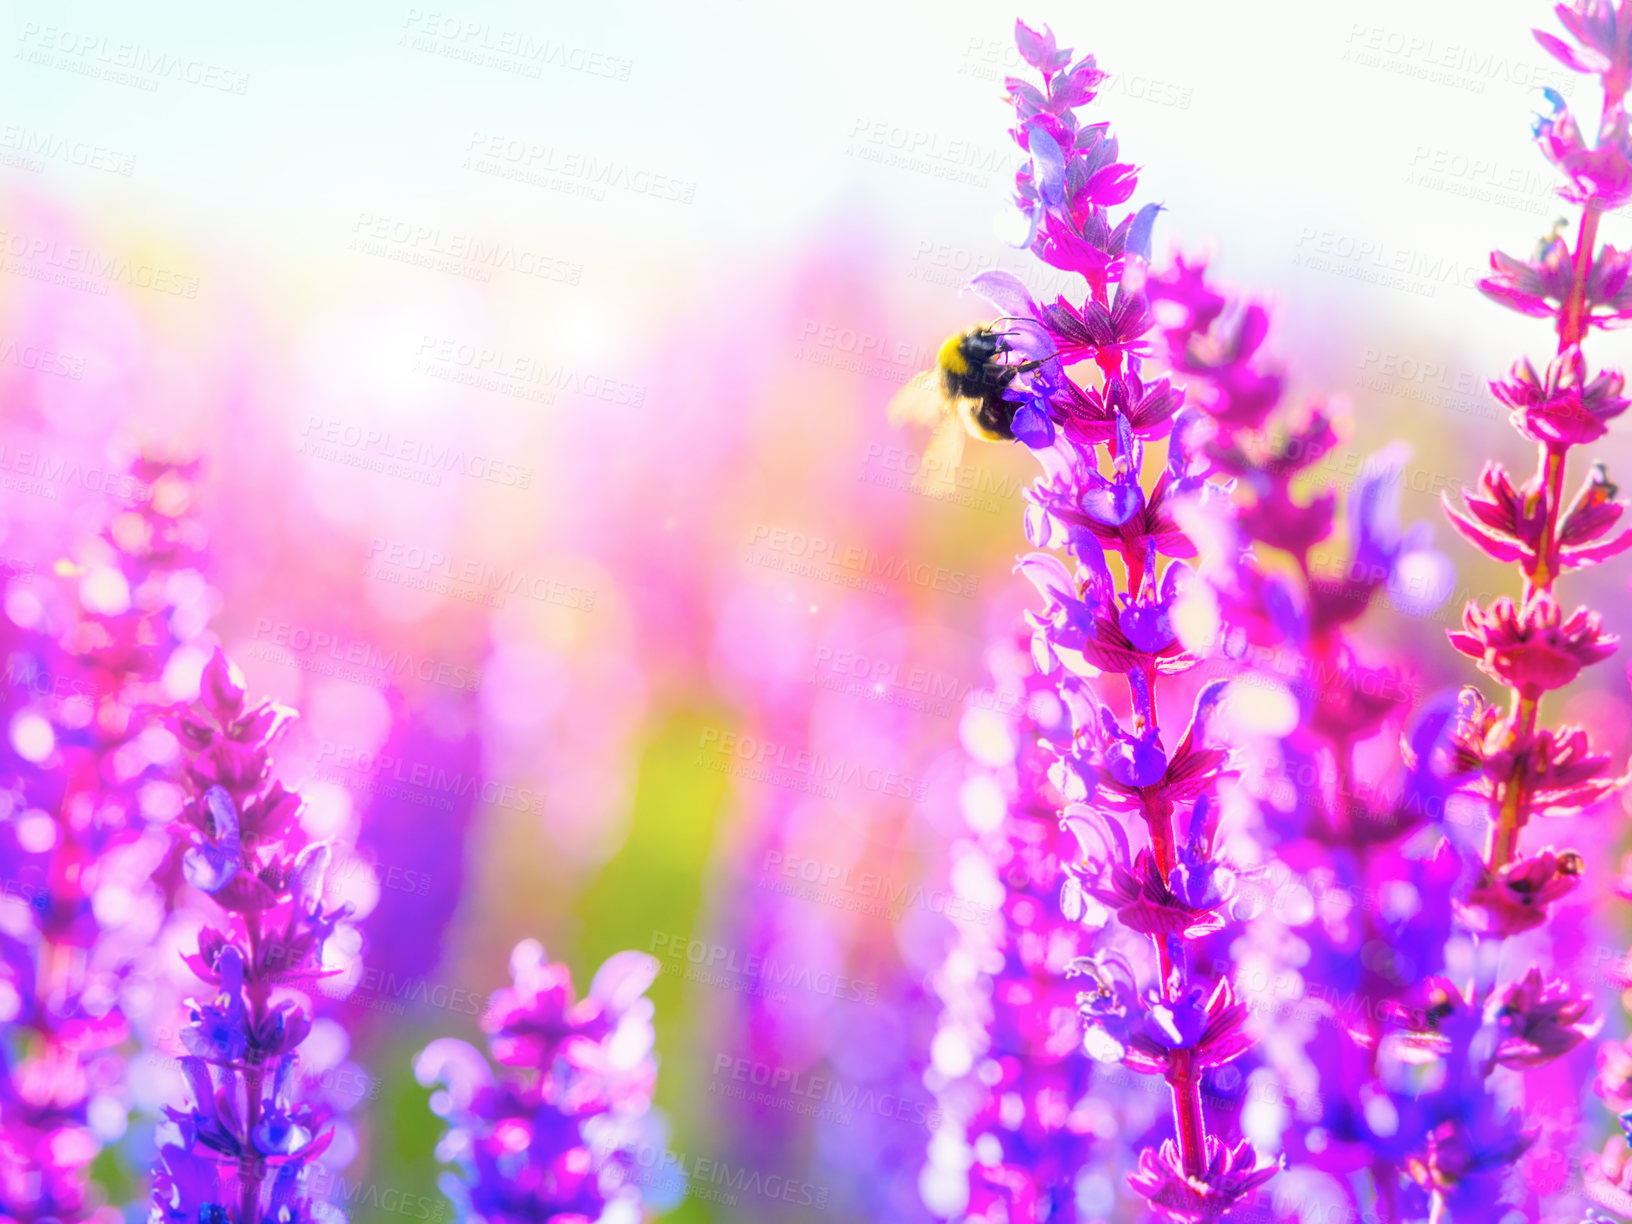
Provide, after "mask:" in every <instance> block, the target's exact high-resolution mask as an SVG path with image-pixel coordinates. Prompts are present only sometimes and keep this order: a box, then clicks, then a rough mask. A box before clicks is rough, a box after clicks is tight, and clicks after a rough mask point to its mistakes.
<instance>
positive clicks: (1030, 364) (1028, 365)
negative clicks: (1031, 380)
mask: <svg viewBox="0 0 1632 1224" xmlns="http://www.w3.org/2000/svg"><path fill="white" fill-rule="evenodd" d="M1058 357H1059V354H1058V353H1050V354H1049V355H1048V356H1047V357H1038V358H1035V359H1034V360H1032V361H1022V362H1021V363H1020V364H1019V365H1017V366H1015V367H1014V369H1015V370H1016V371H1018V372H1019V373H1021V374H1029V373H1030V372H1031V371H1033V370H1035V369H1037V367H1038V366H1045V365H1047V364H1048V363H1049V362H1051V361H1053V360H1055V359H1056V358H1058Z"/></svg>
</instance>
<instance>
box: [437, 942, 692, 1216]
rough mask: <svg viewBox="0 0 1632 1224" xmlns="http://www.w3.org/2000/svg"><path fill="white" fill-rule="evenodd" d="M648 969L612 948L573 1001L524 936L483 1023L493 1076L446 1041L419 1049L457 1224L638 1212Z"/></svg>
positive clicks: (652, 1154)
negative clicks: (617, 1206)
mask: <svg viewBox="0 0 1632 1224" xmlns="http://www.w3.org/2000/svg"><path fill="white" fill-rule="evenodd" d="M657 969H658V966H657V961H656V960H655V959H654V958H652V957H650V956H647V955H646V954H645V953H644V952H620V953H618V954H617V955H616V956H614V957H612V958H611V959H610V960H608V961H607V962H606V964H604V965H603V966H601V969H600V971H599V972H598V973H596V975H595V980H594V981H593V982H592V983H591V985H590V988H589V994H588V995H586V996H585V997H584V998H583V999H579V998H577V996H576V993H575V992H574V990H573V986H572V975H571V974H570V973H569V972H568V970H567V968H566V966H565V965H559V964H551V963H550V962H549V961H547V960H546V959H545V957H544V949H543V947H542V946H541V945H540V944H538V943H537V942H536V941H534V940H523V941H522V942H521V943H519V944H517V945H516V948H515V951H514V952H512V953H511V955H510V973H511V984H510V985H509V986H508V987H506V988H505V989H503V990H499V991H497V992H495V993H494V995H493V998H492V1002H491V1003H490V1005H489V1007H488V1010H487V1012H486V1014H485V1015H484V1016H483V1018H482V1026H483V1028H485V1029H486V1030H487V1033H488V1050H489V1052H490V1054H491V1055H492V1059H493V1062H494V1063H497V1064H498V1065H499V1067H500V1070H499V1072H498V1073H497V1074H495V1073H494V1071H493V1069H492V1067H491V1066H490V1064H489V1063H488V1061H487V1059H485V1058H483V1057H482V1055H481V1054H480V1053H479V1052H478V1051H477V1050H475V1049H474V1048H473V1047H472V1046H470V1045H469V1044H467V1043H466V1042H463V1041H459V1040H457V1039H456V1038H451V1037H444V1038H439V1039H438V1040H436V1041H433V1042H431V1044H430V1045H428V1046H426V1047H425V1049H424V1050H423V1051H421V1053H420V1055H419V1057H418V1059H417V1060H416V1061H415V1063H414V1074H415V1075H416V1076H418V1078H419V1082H420V1083H422V1084H426V1085H432V1084H434V1085H437V1090H436V1091H435V1092H434V1093H433V1094H432V1097H431V1108H432V1109H434V1110H435V1111H436V1113H437V1114H438V1115H439V1116H440V1117H442V1118H444V1119H446V1121H447V1123H448V1130H447V1133H446V1134H445V1135H444V1136H443V1138H442V1141H441V1142H440V1144H439V1145H438V1147H437V1155H438V1156H439V1157H440V1158H441V1159H442V1160H444V1161H447V1162H449V1163H451V1164H452V1165H453V1166H454V1168H455V1171H454V1172H450V1173H448V1174H445V1175H444V1177H443V1179H442V1189H443V1192H444V1193H446V1194H447V1195H448V1197H449V1198H451V1199H452V1200H453V1201H454V1203H455V1204H456V1205H457V1206H458V1208H459V1212H460V1218H461V1219H463V1220H480V1221H486V1224H540V1222H542V1221H556V1222H557V1224H589V1222H591V1221H595V1220H599V1219H602V1218H603V1215H604V1213H605V1212H606V1211H607V1210H608V1208H609V1206H611V1205H612V1204H614V1203H621V1204H623V1205H624V1206H625V1207H626V1208H628V1207H633V1208H634V1209H635V1210H636V1211H638V1207H639V1203H640V1184H639V1178H640V1175H641V1173H642V1171H643V1170H644V1169H650V1168H651V1167H653V1165H654V1164H655V1162H656V1157H657V1156H658V1155H660V1149H659V1148H658V1147H657V1146H656V1144H657V1137H656V1134H655V1132H651V1131H649V1130H648V1128H647V1117H646V1114H647V1110H648V1109H649V1107H650V1105H651V1100H652V1088H653V1085H654V1083H655V1080H656V1075H657V1064H656V1062H655V1061H654V1059H653V1057H652V1040H653V1033H652V1004H651V1000H649V999H647V998H646V997H645V993H646V988H647V987H648V986H650V985H651V983H652V981H653V980H654V979H655V978H656V976H657ZM631 1218H638V1217H636V1216H631Z"/></svg>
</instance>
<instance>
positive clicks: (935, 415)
mask: <svg viewBox="0 0 1632 1224" xmlns="http://www.w3.org/2000/svg"><path fill="white" fill-rule="evenodd" d="M949 410H950V405H949V404H948V403H947V402H946V395H945V393H944V392H943V391H942V390H941V375H940V371H938V370H925V371H924V372H923V373H921V374H914V375H913V376H912V377H911V378H909V379H908V380H907V383H906V385H905V386H904V387H902V388H901V390H899V391H897V392H896V393H895V396H894V398H893V399H891V400H890V424H891V425H938V424H940V422H941V421H942V420H943V419H944V418H945V417H946V416H947V415H948V412H949Z"/></svg>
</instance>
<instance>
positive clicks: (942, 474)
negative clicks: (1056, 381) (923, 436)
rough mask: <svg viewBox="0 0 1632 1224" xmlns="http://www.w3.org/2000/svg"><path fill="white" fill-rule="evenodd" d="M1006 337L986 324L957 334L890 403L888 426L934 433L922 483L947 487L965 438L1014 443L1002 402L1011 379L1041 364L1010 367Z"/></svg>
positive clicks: (1009, 408)
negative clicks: (931, 365)
mask: <svg viewBox="0 0 1632 1224" xmlns="http://www.w3.org/2000/svg"><path fill="white" fill-rule="evenodd" d="M1009 351H1010V349H1009V343H1008V341H1007V340H1006V339H1005V338H1004V334H1003V333H1002V332H999V331H997V330H996V329H995V325H992V324H986V325H982V326H980V327H972V328H970V329H969V330H968V331H964V332H959V333H958V334H957V335H955V336H952V337H951V338H950V339H949V340H947V342H946V343H945V344H943V345H941V349H940V352H939V353H937V354H936V357H935V368H934V369H931V370H925V371H924V372H923V373H921V374H916V375H914V376H913V377H912V378H911V379H910V380H909V381H908V382H907V385H906V386H904V387H902V388H901V390H900V391H899V392H897V393H896V396H895V398H894V399H892V400H891V401H890V423H891V424H892V425H901V424H913V425H928V426H932V427H933V428H934V430H935V433H934V435H933V436H932V437H931V438H930V442H929V446H928V447H927V448H926V449H925V451H924V460H923V465H922V468H921V473H922V476H921V481H920V483H921V484H923V485H925V486H929V487H931V488H934V489H945V488H949V487H950V486H951V485H952V483H953V474H954V473H955V472H956V471H957V468H958V464H959V463H960V462H961V461H962V459H963V446H964V439H965V438H968V437H975V438H981V439H983V440H985V441H987V442H1012V441H1013V440H1014V412H1015V409H1016V408H1018V407H1019V405H1018V404H1016V403H1014V402H1013V401H1012V400H1007V399H1004V398H1003V393H1004V392H1005V391H1006V390H1008V387H1009V384H1010V383H1012V382H1013V381H1014V376H1015V375H1016V374H1019V373H1021V372H1022V371H1024V370H1028V369H1032V368H1034V367H1035V366H1036V365H1039V364H1041V363H1039V362H1026V363H1024V364H1008V363H1005V362H1004V361H1003V357H1004V355H1005V354H1007V353H1008V352H1009Z"/></svg>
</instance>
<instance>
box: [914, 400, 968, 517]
mask: <svg viewBox="0 0 1632 1224" xmlns="http://www.w3.org/2000/svg"><path fill="white" fill-rule="evenodd" d="M968 437H969V431H968V430H967V429H965V428H964V425H963V421H962V420H961V419H960V418H959V417H958V416H957V415H956V414H948V415H946V416H943V417H942V418H941V422H940V424H939V425H937V426H936V427H935V434H934V436H933V437H932V438H930V440H929V445H928V446H927V447H926V448H925V449H924V462H923V464H922V466H920V467H919V469H918V478H917V480H916V481H915V482H914V487H915V488H916V489H917V490H918V491H919V492H920V493H923V494H926V495H927V496H929V497H945V496H947V495H948V494H949V493H951V492H952V490H954V489H955V488H957V487H958V481H957V474H958V465H959V464H960V463H962V462H963V444H964V442H965V441H966V440H967V439H968Z"/></svg>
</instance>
